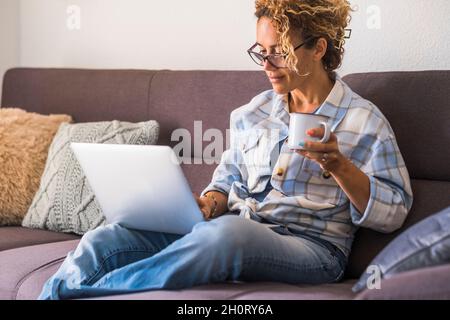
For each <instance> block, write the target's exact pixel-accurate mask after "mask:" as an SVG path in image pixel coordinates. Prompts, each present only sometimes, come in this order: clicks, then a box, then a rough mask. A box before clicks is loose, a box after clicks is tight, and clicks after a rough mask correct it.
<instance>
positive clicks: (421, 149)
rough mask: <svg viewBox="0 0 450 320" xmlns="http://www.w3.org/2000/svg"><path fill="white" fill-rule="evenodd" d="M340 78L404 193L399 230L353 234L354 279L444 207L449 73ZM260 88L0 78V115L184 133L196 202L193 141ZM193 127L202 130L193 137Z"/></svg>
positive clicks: (183, 81) (148, 75) (195, 76)
mask: <svg viewBox="0 0 450 320" xmlns="http://www.w3.org/2000/svg"><path fill="white" fill-rule="evenodd" d="M343 79H344V81H346V82H347V83H348V84H349V86H350V87H351V88H352V89H353V90H354V91H355V92H357V93H359V94H360V95H361V96H363V97H365V98H367V99H369V100H370V101H372V102H373V103H374V104H376V105H377V106H378V107H379V108H380V109H381V110H382V112H383V113H384V114H385V116H386V117H387V119H388V120H389V121H390V123H391V125H392V127H393V129H394V132H395V134H396V137H397V140H398V143H399V146H400V150H401V152H402V154H403V156H404V158H405V161H406V164H407V167H408V170H409V173H410V175H411V177H412V186H413V192H414V204H413V208H412V210H411V212H410V215H409V216H408V219H407V221H406V223H405V225H404V226H403V228H402V229H400V230H399V231H397V232H395V233H392V234H389V235H385V234H380V233H377V232H374V231H371V230H368V229H364V228H361V229H360V230H359V231H358V233H357V236H356V239H355V242H354V245H353V250H352V254H351V256H350V261H349V266H348V268H347V276H348V277H357V276H359V275H360V274H361V272H363V271H364V268H365V267H366V266H367V264H368V263H369V262H370V261H371V259H372V258H373V257H374V256H375V255H376V254H377V253H378V252H379V251H380V250H381V249H383V247H384V246H385V245H387V243H388V242H389V241H390V240H392V239H393V238H394V237H395V236H396V235H397V234H399V233H400V232H401V231H402V230H404V229H405V228H407V227H408V226H410V225H412V224H414V223H415V222H417V221H419V220H421V219H423V218H424V217H426V216H428V215H430V214H432V213H434V212H436V211H438V210H440V209H442V208H444V207H447V206H449V205H450V166H448V165H447V164H448V163H450V161H449V157H450V152H449V149H448V147H447V143H448V141H449V138H450V130H449V124H450V121H449V120H450V106H449V101H450V91H449V90H448V88H449V87H450V71H423V72H383V73H365V74H351V75H347V76H345V77H344V78H343ZM270 88H271V85H270V83H269V82H268V80H267V78H266V76H265V74H264V73H263V72H260V71H169V70H162V71H153V70H88V69H86V70H83V69H33V68H16V69H11V70H9V71H8V72H7V73H6V74H5V77H4V82H3V97H2V103H1V106H3V107H20V108H23V109H26V110H28V111H33V112H39V113H44V114H48V113H68V114H71V115H72V116H73V117H74V119H75V121H76V122H88V121H100V120H112V119H117V120H124V121H144V120H148V119H155V120H158V121H159V122H160V124H161V133H160V142H159V143H160V144H169V145H171V146H174V145H175V144H177V143H179V141H172V140H173V139H172V137H171V135H172V133H173V131H174V130H175V129H179V128H186V129H187V130H188V131H189V132H190V133H191V138H192V141H191V142H190V144H191V147H192V151H193V156H192V158H191V159H190V160H191V162H192V164H183V170H184V172H185V174H186V176H187V178H188V180H189V182H190V184H191V187H192V189H193V190H194V191H195V192H197V193H198V192H200V191H201V190H202V188H204V187H205V186H206V185H207V184H208V183H209V181H210V179H211V175H212V173H213V171H214V168H215V167H216V163H215V162H214V161H210V162H212V163H211V164H208V163H206V162H207V161H206V159H202V150H204V147H205V146H206V145H207V144H208V143H210V141H203V140H204V139H203V137H201V136H197V134H198V132H199V133H200V135H201V134H204V133H205V132H206V130H207V129H214V128H215V129H219V130H221V131H222V132H224V131H225V130H226V128H228V126H229V115H230V112H231V111H232V110H233V109H235V108H237V107H239V106H241V105H243V104H246V103H247V102H249V101H250V99H251V98H252V97H254V96H255V95H256V94H258V93H260V92H262V91H264V90H267V89H270ZM194 121H202V122H201V128H200V129H199V127H197V129H199V131H198V132H197V133H196V132H194ZM197 125H198V123H197ZM205 140H206V139H205ZM198 142H200V144H199V143H198ZM224 143H225V142H224ZM218 159H219V157H218V156H217V155H216V161H217V160H218ZM196 161H198V164H195V162H196Z"/></svg>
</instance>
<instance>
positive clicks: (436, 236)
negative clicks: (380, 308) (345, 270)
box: [353, 207, 450, 292]
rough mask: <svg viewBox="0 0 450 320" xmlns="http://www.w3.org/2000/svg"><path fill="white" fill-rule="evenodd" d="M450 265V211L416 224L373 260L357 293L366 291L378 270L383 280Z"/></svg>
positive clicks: (359, 284) (362, 277)
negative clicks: (409, 271) (445, 264)
mask: <svg viewBox="0 0 450 320" xmlns="http://www.w3.org/2000/svg"><path fill="white" fill-rule="evenodd" d="M449 262H450V207H448V208H446V209H444V210H442V211H440V212H438V213H436V214H434V215H432V216H430V217H428V218H426V219H424V220H422V221H420V222H418V223H416V224H415V225H413V226H412V227H410V228H408V229H407V230H405V231H404V232H403V233H402V234H400V235H399V236H398V237H396V238H395V239H394V240H393V241H392V242H391V243H389V245H388V246H386V247H385V248H384V249H383V250H382V251H381V252H380V253H379V254H378V255H377V256H376V257H375V258H374V259H373V260H372V262H371V263H370V264H369V267H368V268H367V269H366V272H364V273H363V275H362V276H361V278H360V279H359V281H358V282H357V283H356V285H355V286H354V287H353V291H354V292H359V291H361V290H363V289H365V288H366V287H367V282H368V280H369V281H370V280H371V279H369V277H371V275H373V274H374V270H376V272H378V271H379V274H380V277H381V279H383V278H389V277H391V276H393V275H395V274H397V273H400V272H404V271H408V270H413V269H418V268H423V267H430V266H435V265H439V264H443V263H449ZM371 266H372V267H371ZM373 266H374V267H373Z"/></svg>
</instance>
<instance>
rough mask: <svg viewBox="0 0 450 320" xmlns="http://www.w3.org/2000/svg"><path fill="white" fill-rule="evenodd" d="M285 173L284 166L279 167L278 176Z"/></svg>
mask: <svg viewBox="0 0 450 320" xmlns="http://www.w3.org/2000/svg"><path fill="white" fill-rule="evenodd" d="M283 173H284V170H283V168H278V169H277V176H280V177H281V176H282V175H283Z"/></svg>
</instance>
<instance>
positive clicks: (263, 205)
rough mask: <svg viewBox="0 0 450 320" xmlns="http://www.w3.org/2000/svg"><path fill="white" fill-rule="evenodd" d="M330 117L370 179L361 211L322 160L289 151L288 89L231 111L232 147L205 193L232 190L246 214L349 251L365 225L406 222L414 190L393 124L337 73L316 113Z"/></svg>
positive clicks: (346, 150)
mask: <svg viewBox="0 0 450 320" xmlns="http://www.w3.org/2000/svg"><path fill="white" fill-rule="evenodd" d="M314 113H315V114H320V115H325V116H327V117H328V119H329V120H328V123H329V125H330V127H331V130H332V132H334V134H335V135H336V136H337V139H338V144H339V150H340V152H341V153H342V154H343V155H344V156H345V157H347V158H348V159H349V160H350V161H352V163H353V164H354V165H355V166H357V167H358V168H359V169H360V170H362V171H363V172H364V173H365V174H366V175H367V176H368V177H369V180H370V199H369V202H368V205H367V208H366V210H365V211H364V212H362V213H360V212H359V211H358V210H357V209H356V207H354V205H353V204H352V203H351V202H350V201H349V199H348V197H347V195H346V194H345V193H344V192H343V190H342V189H341V188H340V187H339V185H338V184H337V183H336V181H335V180H334V179H333V177H328V178H327V177H326V176H324V175H323V172H322V169H321V167H320V165H319V164H318V163H317V162H315V161H312V160H310V159H308V158H306V157H303V156H301V155H299V154H298V153H295V152H293V151H291V150H290V149H289V147H288V146H287V144H286V143H284V142H285V141H286V138H287V136H288V127H289V117H290V116H289V107H288V103H287V95H279V94H276V93H275V92H274V91H273V90H268V91H265V92H262V93H261V94H259V95H257V96H256V97H254V98H253V99H252V100H251V101H250V102H249V103H248V104H246V105H244V106H242V107H240V108H238V109H236V110H234V111H233V112H232V113H231V116H230V138H231V139H230V147H229V149H227V150H226V151H225V152H223V154H222V156H221V161H220V164H219V165H218V167H217V168H216V170H215V171H214V174H213V177H212V181H211V183H210V184H209V185H208V186H207V187H206V188H205V189H204V190H203V191H202V193H201V194H202V195H204V194H205V193H206V192H208V191H211V190H215V191H219V192H222V193H225V194H227V195H228V208H229V210H230V211H236V212H238V213H239V214H240V215H241V216H243V217H245V218H248V219H253V220H256V221H259V222H262V223H269V224H272V225H273V226H279V225H282V226H285V227H287V228H288V229H289V230H291V231H293V232H295V233H297V234H304V235H306V236H312V237H318V238H321V239H324V240H326V241H329V242H331V243H333V244H334V245H335V246H337V247H338V248H340V249H341V250H342V251H343V252H344V254H346V255H347V256H348V255H349V253H350V249H351V245H352V242H353V238H354V234H355V232H356V230H357V228H358V227H359V226H363V227H367V228H371V229H374V230H376V231H380V232H385V233H387V232H392V231H394V230H396V229H398V228H399V227H400V226H401V225H402V224H403V222H404V220H405V218H406V216H407V214H408V211H409V209H410V208H411V205H412V201H413V196H412V191H411V185H410V179H409V175H408V171H407V169H406V166H405V162H404V160H403V157H402V155H401V153H400V150H399V148H398V145H397V142H396V140H395V136H394V133H393V130H392V128H391V126H390V125H389V122H388V121H387V120H386V118H385V117H384V115H383V114H382V113H381V112H380V110H379V109H378V108H377V107H376V106H375V105H374V104H373V103H371V102H370V101H368V100H366V99H363V98H362V97H360V96H359V95H358V94H356V93H355V92H353V91H352V90H351V89H350V88H349V87H348V86H347V84H345V83H344V82H343V81H342V79H341V78H340V77H339V76H338V75H337V74H336V82H335V84H334V86H333V88H332V90H331V92H330V94H329V95H328V97H327V99H326V101H325V102H324V103H323V104H322V105H321V106H320V107H319V108H318V109H317V110H316V111H315V112H314Z"/></svg>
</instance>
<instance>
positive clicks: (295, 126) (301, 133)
mask: <svg viewBox="0 0 450 320" xmlns="http://www.w3.org/2000/svg"><path fill="white" fill-rule="evenodd" d="M290 117H291V118H290V120H289V136H288V147H289V148H290V149H303V147H301V146H300V145H299V144H300V142H305V140H310V141H318V142H327V141H328V139H330V125H329V124H328V119H329V118H328V117H327V116H323V115H319V114H313V113H301V112H293V113H291V114H290ZM319 127H323V128H324V129H325V134H324V135H323V137H322V139H320V138H316V137H311V136H309V135H307V134H306V131H308V130H309V129H313V128H319Z"/></svg>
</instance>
